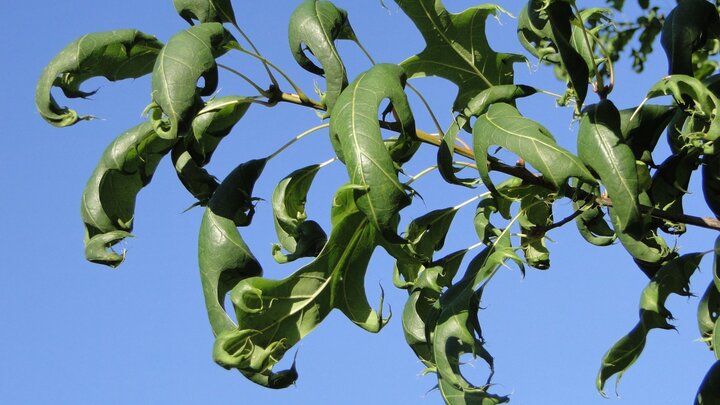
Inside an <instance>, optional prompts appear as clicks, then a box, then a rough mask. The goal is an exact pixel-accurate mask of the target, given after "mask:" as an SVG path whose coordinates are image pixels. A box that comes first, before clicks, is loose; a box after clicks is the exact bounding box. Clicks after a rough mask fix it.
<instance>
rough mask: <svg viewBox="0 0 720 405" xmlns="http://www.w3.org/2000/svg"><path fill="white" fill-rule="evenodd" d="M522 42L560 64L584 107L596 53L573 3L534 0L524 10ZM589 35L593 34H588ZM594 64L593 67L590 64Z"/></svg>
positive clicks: (537, 53) (520, 35)
mask: <svg viewBox="0 0 720 405" xmlns="http://www.w3.org/2000/svg"><path fill="white" fill-rule="evenodd" d="M518 37H519V39H520V43H521V44H522V45H523V46H524V47H525V49H527V50H528V51H529V52H530V53H532V54H533V55H535V56H536V57H538V58H540V60H541V61H547V62H550V63H554V64H557V65H558V66H560V68H561V69H562V72H563V73H562V75H563V76H564V77H567V78H568V87H570V88H571V89H572V90H573V92H574V94H575V99H576V109H577V110H578V111H579V109H580V108H581V107H582V104H583V102H584V100H585V97H586V96H587V87H588V80H589V77H590V74H591V73H592V72H591V71H590V67H592V66H593V59H594V57H595V56H594V55H593V52H592V50H591V49H589V48H588V47H587V42H586V40H585V35H584V33H583V30H582V27H581V26H580V22H579V21H578V19H577V17H576V16H575V14H574V13H573V11H572V8H571V6H570V3H569V2H566V1H543V0H530V1H528V3H527V5H526V6H525V8H524V9H523V10H522V12H521V13H520V17H519V22H518ZM588 37H591V35H590V34H588ZM589 66H590V67H589Z"/></svg>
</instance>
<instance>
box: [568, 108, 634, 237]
mask: <svg viewBox="0 0 720 405" xmlns="http://www.w3.org/2000/svg"><path fill="white" fill-rule="evenodd" d="M577 142H578V156H580V159H582V160H583V161H584V162H585V164H587V165H588V167H590V168H591V169H593V170H594V171H595V173H597V174H598V176H599V177H600V181H601V182H602V184H603V185H604V186H605V189H606V190H607V193H608V196H609V197H610V198H611V199H612V201H613V207H612V209H611V210H610V218H611V219H612V220H613V224H614V225H615V231H616V232H626V231H633V232H639V231H640V230H641V228H642V226H641V224H642V216H641V214H640V208H639V205H638V193H639V188H638V177H637V169H636V167H635V155H634V154H633V151H632V150H631V149H630V147H629V146H627V145H626V144H625V143H624V141H623V138H622V132H621V128H620V114H619V112H618V110H617V109H616V108H615V106H614V105H613V104H612V102H610V101H609V100H603V101H601V102H600V103H598V104H594V105H592V106H589V107H587V108H586V109H585V110H584V111H583V115H582V119H581V120H580V129H579V132H578V141H577Z"/></svg>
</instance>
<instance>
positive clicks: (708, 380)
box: [694, 360, 720, 405]
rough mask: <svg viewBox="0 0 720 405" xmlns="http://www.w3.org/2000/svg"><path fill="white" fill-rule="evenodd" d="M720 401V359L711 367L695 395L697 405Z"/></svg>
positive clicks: (709, 404)
mask: <svg viewBox="0 0 720 405" xmlns="http://www.w3.org/2000/svg"><path fill="white" fill-rule="evenodd" d="M718 403H720V360H719V361H716V362H715V364H713V365H712V367H710V370H708V372H707V374H706V375H705V378H703V381H702V383H700V388H698V392H697V395H696V396H695V403H694V404H695V405H714V404H718Z"/></svg>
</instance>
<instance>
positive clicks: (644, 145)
mask: <svg viewBox="0 0 720 405" xmlns="http://www.w3.org/2000/svg"><path fill="white" fill-rule="evenodd" d="M676 111H677V109H675V108H673V107H668V106H664V105H648V104H645V105H643V106H642V107H640V108H639V109H636V108H631V109H626V110H621V111H620V132H621V133H622V136H623V139H624V140H625V143H626V144H627V145H628V146H629V147H630V149H632V151H633V154H635V159H636V160H640V161H642V162H644V163H647V164H652V163H653V160H652V152H653V151H654V150H655V146H657V143H658V140H659V139H660V136H661V135H662V133H663V130H664V129H665V128H666V127H667V126H668V124H669V123H670V120H671V119H672V117H673V115H674V114H675V112H676Z"/></svg>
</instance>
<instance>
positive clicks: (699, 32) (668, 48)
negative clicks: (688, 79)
mask: <svg viewBox="0 0 720 405" xmlns="http://www.w3.org/2000/svg"><path fill="white" fill-rule="evenodd" d="M718 36H720V17H718V11H717V9H716V8H715V6H714V5H713V4H711V3H709V2H707V1H705V0H684V1H681V2H679V3H678V5H677V6H676V7H675V8H674V9H673V10H672V11H671V12H670V14H668V15H667V17H666V18H665V23H664V24H663V29H662V33H661V35H660V43H661V44H662V47H663V49H664V50H665V54H666V55H667V58H668V74H671V75H675V74H680V75H688V76H692V75H693V73H694V72H693V70H694V69H693V67H694V64H693V60H692V59H693V58H692V56H693V52H695V51H697V50H698V49H700V48H702V47H703V46H705V43H706V42H707V41H708V40H711V39H714V38H717V37H718Z"/></svg>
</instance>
